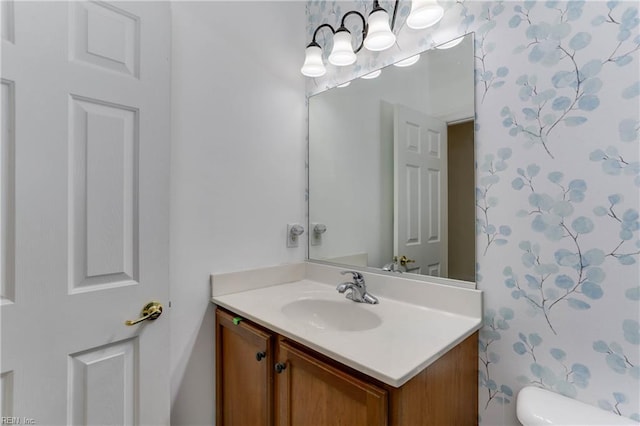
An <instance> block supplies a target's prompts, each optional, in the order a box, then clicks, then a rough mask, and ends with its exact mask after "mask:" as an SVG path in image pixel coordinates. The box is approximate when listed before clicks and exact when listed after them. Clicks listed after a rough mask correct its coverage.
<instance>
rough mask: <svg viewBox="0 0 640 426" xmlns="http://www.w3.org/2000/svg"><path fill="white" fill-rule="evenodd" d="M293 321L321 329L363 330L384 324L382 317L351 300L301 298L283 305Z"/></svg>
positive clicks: (286, 313) (282, 309)
mask: <svg viewBox="0 0 640 426" xmlns="http://www.w3.org/2000/svg"><path fill="white" fill-rule="evenodd" d="M281 311H282V313H283V314H285V315H286V316H287V317H288V318H290V319H291V320H292V321H297V322H302V323H304V324H307V325H310V326H312V327H314V328H317V329H320V330H336V331H363V330H370V329H373V328H376V327H378V326H380V324H382V318H380V316H378V315H377V314H376V313H375V312H371V311H370V310H367V309H365V308H364V307H363V306H361V305H360V304H358V303H355V302H352V301H350V300H344V301H342V300H341V301H333V300H323V299H300V300H296V301H294V302H290V303H287V304H286V305H284V306H282V308H281Z"/></svg>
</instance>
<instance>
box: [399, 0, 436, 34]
mask: <svg viewBox="0 0 640 426" xmlns="http://www.w3.org/2000/svg"><path fill="white" fill-rule="evenodd" d="M443 15H444V9H443V8H442V6H440V5H439V4H438V3H437V2H436V0H413V1H412V2H411V13H409V16H408V17H407V26H408V27H409V28H412V29H414V30H421V29H423V28H429V27H430V26H432V25H435V24H437V23H438V22H439V21H440V20H441V19H442V16H443Z"/></svg>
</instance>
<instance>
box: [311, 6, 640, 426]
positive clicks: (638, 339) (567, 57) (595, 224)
mask: <svg viewBox="0 0 640 426" xmlns="http://www.w3.org/2000/svg"><path fill="white" fill-rule="evenodd" d="M381 4H382V6H383V7H385V8H387V10H391V6H392V2H388V1H381ZM441 4H442V5H443V6H444V7H445V10H446V12H445V17H444V19H443V21H442V22H441V23H440V24H438V25H437V26H435V27H433V28H430V29H426V30H420V31H417V30H411V29H409V28H408V27H406V26H405V24H404V21H405V19H406V16H407V15H408V13H409V10H410V2H408V1H405V0H402V1H400V3H399V10H398V18H397V23H396V33H397V34H398V40H397V43H396V45H395V46H394V47H393V48H391V49H389V50H388V51H385V52H381V53H371V52H366V51H364V50H363V51H362V52H361V53H360V54H359V55H358V56H359V58H358V62H357V63H356V64H355V65H353V66H350V67H346V68H340V69H338V68H335V67H332V66H328V73H327V75H326V76H325V77H323V78H318V79H309V82H308V93H309V94H313V93H316V92H319V91H322V90H324V89H326V88H328V87H333V86H335V85H336V84H338V83H341V82H344V81H347V80H350V79H352V78H355V77H357V76H360V75H363V74H366V73H367V72H368V71H369V70H372V69H375V68H379V67H381V66H384V65H387V64H390V63H393V62H395V61H397V60H400V59H403V58H405V57H408V56H411V55H413V54H415V53H416V52H419V51H422V50H424V49H426V48H429V47H431V46H433V45H434V44H435V43H440V42H442V41H445V40H443V39H442V37H443V36H446V37H448V38H451V36H452V34H453V35H460V34H465V33H468V32H474V33H475V56H476V58H475V68H476V69H475V79H476V112H477V116H476V118H477V120H476V167H477V169H476V186H477V187H476V206H477V215H476V231H477V238H476V246H477V281H478V288H479V289H481V290H483V291H484V306H485V308H484V326H483V328H482V330H481V334H480V347H479V353H480V359H479V378H478V386H479V390H480V422H481V424H483V425H502V424H517V421H516V417H515V398H516V395H517V392H518V391H519V390H520V389H521V388H522V387H523V386H525V385H528V384H537V385H539V386H542V387H544V388H547V389H550V390H553V391H555V392H558V393H561V394H564V395H567V396H569V397H572V398H576V399H578V400H581V401H584V402H586V403H588V404H592V405H595V406H599V407H600V408H602V409H604V410H607V411H611V412H613V413H615V414H619V415H622V416H626V417H631V418H633V419H636V420H638V421H640V324H639V320H640V318H639V317H640V268H639V265H640V259H639V253H640V235H639V229H640V223H639V214H638V210H639V207H640V206H639V205H640V149H639V144H640V139H639V128H640V79H639V78H640V77H639V76H640V65H639V64H640V27H639V22H640V16H639V11H638V8H639V2H637V1H568V2H560V1H492V2H482V1H470V0H466V1H450V2H441ZM351 9H357V10H360V11H362V12H364V13H368V12H369V11H370V10H371V2H370V1H350V2H341V1H318V0H313V1H309V2H308V4H307V16H308V26H307V27H308V36H307V42H309V41H310V40H311V37H312V34H313V31H314V29H315V28H316V27H317V26H318V25H319V24H321V23H324V22H329V23H330V24H336V21H337V20H338V19H339V17H341V16H342V15H343V14H344V13H345V12H346V11H348V10H351ZM353 21H355V22H351V21H349V22H348V23H347V26H349V27H350V28H354V27H357V26H358V25H360V24H359V23H358V22H357V21H358V20H357V19H353ZM353 32H354V33H355V32H357V30H354V31H353ZM326 33H329V32H327V31H324V33H323V34H321V35H320V37H319V41H320V43H321V44H323V43H325V40H324V39H325V38H326V39H328V40H330V33H329V34H326ZM445 33H447V34H445ZM302 48H303V46H301V59H302V56H303V54H302Z"/></svg>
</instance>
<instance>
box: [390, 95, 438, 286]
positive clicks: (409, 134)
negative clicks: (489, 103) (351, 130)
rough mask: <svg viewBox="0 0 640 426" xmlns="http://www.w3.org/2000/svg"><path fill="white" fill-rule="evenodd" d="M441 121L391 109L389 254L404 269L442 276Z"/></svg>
mask: <svg viewBox="0 0 640 426" xmlns="http://www.w3.org/2000/svg"><path fill="white" fill-rule="evenodd" d="M446 148H447V126H446V124H445V123H444V122H442V121H440V120H438V119H436V118H434V117H429V116H427V115H425V114H423V113H421V112H419V111H415V110H412V109H410V108H408V107H405V106H403V105H396V106H395V114H394V198H395V200H394V256H396V257H397V258H401V257H402V256H406V257H407V258H408V259H410V260H411V262H410V263H407V264H406V266H405V268H406V271H407V272H412V273H418V274H428V275H435V276H445V277H446V276H447V215H446V209H447V196H448V194H447V167H446V165H447V149H446Z"/></svg>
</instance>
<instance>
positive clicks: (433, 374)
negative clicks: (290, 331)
mask: <svg viewBox="0 0 640 426" xmlns="http://www.w3.org/2000/svg"><path fill="white" fill-rule="evenodd" d="M233 318H234V316H233V314H231V313H229V312H227V311H225V310H223V309H221V308H218V309H217V311H216V331H217V337H216V344H217V347H216V392H217V397H216V410H217V411H216V424H217V425H219V426H222V425H225V426H227V425H237V426H246V425H251V426H259V425H260V426H261V425H269V426H270V425H274V424H275V425H278V426H325V425H326V426H335V425H344V426H378V425H380V426H382V425H391V426H418V425H420V426H430V425H433V426H444V425H447V426H448V425H455V426H465V425H477V423H478V382H477V380H478V333H477V332H476V333H474V334H473V335H472V336H470V337H468V338H467V339H465V340H464V341H463V342H461V343H460V344H458V345H457V346H456V347H454V348H453V349H451V350H450V351H448V352H447V353H446V354H444V355H443V356H442V357H440V358H439V359H438V360H437V361H436V362H434V363H433V364H431V365H430V366H429V367H427V368H425V369H424V370H423V371H421V372H420V373H418V374H417V375H416V376H415V377H413V378H412V379H411V380H409V381H408V382H407V383H405V384H404V385H403V386H401V387H400V388H395V387H393V386H390V385H387V384H385V383H382V382H380V381H378V380H376V379H373V378H371V377H369V376H367V375H365V374H363V373H360V372H358V371H356V370H353V369H352V368H350V367H347V366H345V365H342V364H340V363H338V362H336V361H335V360H332V359H330V358H327V357H326V356H324V355H322V354H319V353H317V352H314V351H313V350H311V349H309V348H306V347H305V346H302V345H300V344H298V343H296V342H292V341H290V340H288V339H287V338H284V337H282V336H278V335H277V334H275V333H273V332H270V331H269V330H266V329H264V328H262V327H260V326H257V325H254V324H252V323H251V322H249V321H246V320H242V321H240V322H237V324H236V323H234V322H233ZM260 352H265V356H264V358H262V359H261V361H257V358H256V354H257V353H260ZM265 361H266V362H265Z"/></svg>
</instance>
